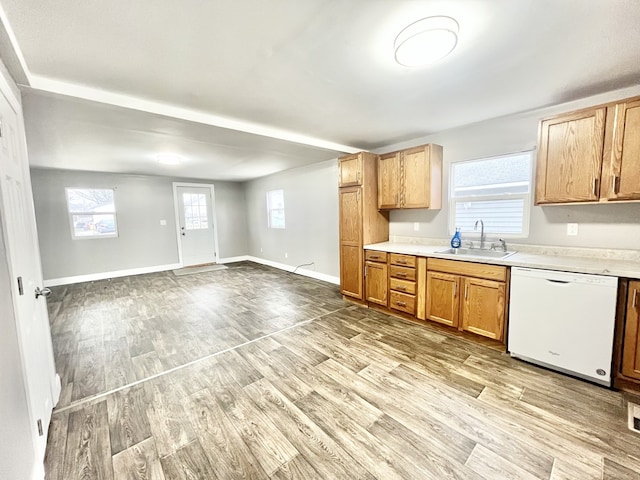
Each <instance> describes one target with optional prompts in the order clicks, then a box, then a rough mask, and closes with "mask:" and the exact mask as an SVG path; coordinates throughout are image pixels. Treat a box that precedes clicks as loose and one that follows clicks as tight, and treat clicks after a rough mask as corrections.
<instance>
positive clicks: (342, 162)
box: [338, 153, 363, 187]
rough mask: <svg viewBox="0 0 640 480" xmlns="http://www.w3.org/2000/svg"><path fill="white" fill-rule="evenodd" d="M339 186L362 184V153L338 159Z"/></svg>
mask: <svg viewBox="0 0 640 480" xmlns="http://www.w3.org/2000/svg"><path fill="white" fill-rule="evenodd" d="M338 170H339V175H340V176H339V179H338V186H339V187H351V186H355V185H362V177H363V175H362V154H360V153H355V154H353V155H347V156H345V157H340V159H339V160H338Z"/></svg>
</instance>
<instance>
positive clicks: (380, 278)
mask: <svg viewBox="0 0 640 480" xmlns="http://www.w3.org/2000/svg"><path fill="white" fill-rule="evenodd" d="M365 268H366V271H365V279H366V282H365V283H366V291H367V302H372V303H377V304H378V305H383V306H385V307H386V306H387V304H388V291H389V289H388V287H387V270H388V269H387V264H386V263H378V262H367V263H366V267H365Z"/></svg>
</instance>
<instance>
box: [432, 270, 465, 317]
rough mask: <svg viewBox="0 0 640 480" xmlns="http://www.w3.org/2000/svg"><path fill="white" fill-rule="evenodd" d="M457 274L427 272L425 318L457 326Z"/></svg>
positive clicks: (458, 282)
mask: <svg viewBox="0 0 640 480" xmlns="http://www.w3.org/2000/svg"><path fill="white" fill-rule="evenodd" d="M459 284H460V276H459V275H451V274H449V273H440V272H427V318H428V319H429V320H433V321H434V322H438V323H443V324H445V325H449V326H450V327H457V326H458V309H459V305H460V301H459V298H458V290H459Z"/></svg>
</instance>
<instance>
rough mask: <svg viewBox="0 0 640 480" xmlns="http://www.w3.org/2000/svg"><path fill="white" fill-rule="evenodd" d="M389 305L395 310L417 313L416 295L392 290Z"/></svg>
mask: <svg viewBox="0 0 640 480" xmlns="http://www.w3.org/2000/svg"><path fill="white" fill-rule="evenodd" d="M389 306H390V307H391V308H393V309H394V310H399V311H401V312H404V313H408V314H409V315H415V313H416V296H415V295H407V294H406V293H400V292H394V291H393V290H392V291H391V296H390V301H389Z"/></svg>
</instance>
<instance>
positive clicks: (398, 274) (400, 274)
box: [396, 272, 407, 277]
mask: <svg viewBox="0 0 640 480" xmlns="http://www.w3.org/2000/svg"><path fill="white" fill-rule="evenodd" d="M396 275H397V276H399V277H406V276H407V274H406V273H402V272H398V273H396Z"/></svg>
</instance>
